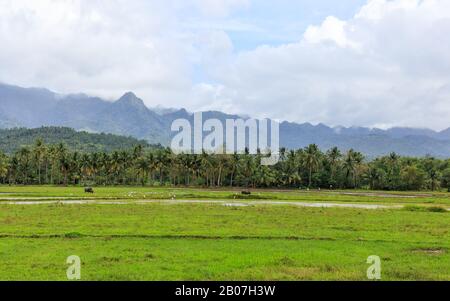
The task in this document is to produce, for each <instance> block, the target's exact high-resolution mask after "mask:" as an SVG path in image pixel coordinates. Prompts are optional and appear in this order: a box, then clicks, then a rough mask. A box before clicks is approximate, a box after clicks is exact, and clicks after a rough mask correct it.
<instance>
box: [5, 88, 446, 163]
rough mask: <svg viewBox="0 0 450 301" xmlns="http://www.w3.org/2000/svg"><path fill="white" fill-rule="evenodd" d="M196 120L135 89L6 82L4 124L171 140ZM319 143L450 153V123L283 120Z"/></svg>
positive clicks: (286, 129) (302, 141) (380, 151)
mask: <svg viewBox="0 0 450 301" xmlns="http://www.w3.org/2000/svg"><path fill="white" fill-rule="evenodd" d="M238 117H239V116H237V115H229V114H226V113H223V112H217V111H208V112H203V118H204V119H209V118H216V119H219V120H222V121H224V120H225V119H229V118H238ZM178 118H186V119H191V120H192V113H189V112H188V111H187V110H185V109H165V108H162V107H157V108H154V109H151V108H149V107H147V106H146V105H145V104H144V102H143V101H142V99H140V98H138V97H137V96H136V95H135V94H134V93H132V92H128V93H125V94H124V95H123V96H122V97H121V98H119V99H118V100H116V101H114V102H112V101H107V100H104V99H101V98H99V97H91V96H88V95H85V94H70V95H62V94H58V93H55V92H52V91H50V90H47V89H41V88H22V87H17V86H12V85H7V84H0V128H4V129H5V128H21V127H23V128H38V127H42V126H62V127H69V128H73V129H75V130H77V131H86V132H91V133H110V134H116V135H122V136H132V137H135V138H137V139H144V140H146V141H148V142H149V143H151V144H162V145H169V143H170V140H171V137H172V135H173V133H171V131H170V127H171V124H172V122H173V120H175V119H178ZM311 143H315V144H317V145H318V146H319V147H320V148H321V149H323V150H327V149H329V148H331V147H334V146H337V147H339V148H340V149H341V150H343V151H345V150H348V149H350V148H353V149H355V150H358V151H360V152H362V153H364V154H366V155H367V156H369V157H375V156H381V155H386V154H389V153H390V152H396V153H398V154H400V155H404V156H425V155H431V156H436V157H440V158H448V157H450V128H449V129H447V130H444V131H440V132H438V131H433V130H430V129H417V128H404V127H396V128H391V129H388V130H383V129H377V128H365V127H348V128H347V127H329V126H326V125H324V124H318V125H312V124H310V123H303V124H299V123H292V122H282V123H281V124H280V144H281V146H283V147H286V148H289V149H295V148H302V147H305V146H307V145H308V144H311Z"/></svg>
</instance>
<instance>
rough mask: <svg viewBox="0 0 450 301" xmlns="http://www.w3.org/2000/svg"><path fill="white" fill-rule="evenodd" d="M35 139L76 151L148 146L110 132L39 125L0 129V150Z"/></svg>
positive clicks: (16, 146)
mask: <svg viewBox="0 0 450 301" xmlns="http://www.w3.org/2000/svg"><path fill="white" fill-rule="evenodd" d="M37 139H41V140H42V141H43V142H44V143H47V144H57V143H60V142H62V143H64V144H66V145H67V147H68V148H69V149H70V150H73V151H78V152H89V153H91V152H101V151H105V152H111V151H113V150H126V149H129V148H133V147H134V146H136V145H139V144H140V145H143V146H145V147H148V146H149V145H148V143H147V142H145V141H144V140H138V139H135V138H132V137H123V136H117V135H112V134H103V133H102V134H92V133H87V132H77V131H75V130H73V129H71V128H66V127H41V128H37V129H26V128H15V129H0V150H2V151H3V152H5V153H7V154H12V153H14V152H16V151H17V150H19V149H20V148H21V147H23V146H32V145H33V144H34V143H35V141H36V140H37Z"/></svg>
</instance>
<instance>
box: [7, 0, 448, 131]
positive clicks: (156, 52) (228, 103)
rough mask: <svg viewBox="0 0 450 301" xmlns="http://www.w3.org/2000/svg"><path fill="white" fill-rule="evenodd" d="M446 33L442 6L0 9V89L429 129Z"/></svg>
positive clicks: (386, 1)
mask: <svg viewBox="0 0 450 301" xmlns="http://www.w3.org/2000/svg"><path fill="white" fill-rule="evenodd" d="M449 33H450V1H448V0H339V1H335V0H277V1H275V0H166V1H159V0H20V1H17V0H0V82H3V83H8V84H14V85H19V86H24V87H45V88H48V89H51V90H53V91H56V92H59V93H80V92H83V93H87V94H89V95H93V96H100V97H103V98H105V99H108V100H115V99H118V98H119V97H120V96H121V95H123V94H124V93H125V92H128V91H133V92H134V93H136V95H138V96H139V97H140V98H142V99H143V100H144V102H145V103H146V104H147V106H149V107H155V106H164V107H171V108H181V107H183V108H186V109H188V110H190V111H200V110H220V111H224V112H227V113H236V114H245V115H249V116H253V117H256V118H266V117H268V118H274V119H278V120H288V121H293V122H301V123H303V122H310V123H313V124H318V123H324V124H327V125H330V126H338V125H342V126H368V127H381V128H388V127H393V126H411V127H427V128H432V129H435V130H442V129H445V128H448V127H450V118H449V117H450V34H449Z"/></svg>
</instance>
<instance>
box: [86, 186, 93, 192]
mask: <svg viewBox="0 0 450 301" xmlns="http://www.w3.org/2000/svg"><path fill="white" fill-rule="evenodd" d="M84 192H85V193H94V189H93V188H92V187H86V188H84Z"/></svg>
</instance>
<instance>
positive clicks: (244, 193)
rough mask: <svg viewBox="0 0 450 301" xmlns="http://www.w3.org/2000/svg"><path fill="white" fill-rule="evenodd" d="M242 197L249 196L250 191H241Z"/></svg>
mask: <svg viewBox="0 0 450 301" xmlns="http://www.w3.org/2000/svg"><path fill="white" fill-rule="evenodd" d="M242 194H243V195H251V194H252V193H251V192H250V191H242Z"/></svg>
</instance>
